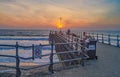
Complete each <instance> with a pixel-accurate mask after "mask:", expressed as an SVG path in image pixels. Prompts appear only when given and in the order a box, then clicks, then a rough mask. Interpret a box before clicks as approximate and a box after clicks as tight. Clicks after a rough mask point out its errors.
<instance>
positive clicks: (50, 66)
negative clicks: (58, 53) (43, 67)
mask: <svg viewBox="0 0 120 77" xmlns="http://www.w3.org/2000/svg"><path fill="white" fill-rule="evenodd" d="M48 70H49V72H50V73H52V74H53V73H54V70H53V37H52V43H51V55H50V65H49V68H48Z"/></svg>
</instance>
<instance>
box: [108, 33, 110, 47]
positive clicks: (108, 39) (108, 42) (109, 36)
mask: <svg viewBox="0 0 120 77" xmlns="http://www.w3.org/2000/svg"><path fill="white" fill-rule="evenodd" d="M108 44H109V45H110V44H111V42H110V34H109V35H108Z"/></svg>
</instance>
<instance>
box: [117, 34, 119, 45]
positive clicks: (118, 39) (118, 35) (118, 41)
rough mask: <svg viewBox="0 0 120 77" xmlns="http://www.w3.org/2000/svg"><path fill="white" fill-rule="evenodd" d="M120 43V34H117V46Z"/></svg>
mask: <svg viewBox="0 0 120 77" xmlns="http://www.w3.org/2000/svg"><path fill="white" fill-rule="evenodd" d="M119 46H120V44H119V35H117V47H119Z"/></svg>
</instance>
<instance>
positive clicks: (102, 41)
mask: <svg viewBox="0 0 120 77" xmlns="http://www.w3.org/2000/svg"><path fill="white" fill-rule="evenodd" d="M102 43H104V38H103V34H102Z"/></svg>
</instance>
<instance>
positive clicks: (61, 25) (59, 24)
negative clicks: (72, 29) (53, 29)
mask: <svg viewBox="0 0 120 77" xmlns="http://www.w3.org/2000/svg"><path fill="white" fill-rule="evenodd" d="M57 27H58V28H59V29H62V28H63V24H62V17H60V20H59V22H58V24H57Z"/></svg>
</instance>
